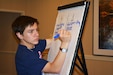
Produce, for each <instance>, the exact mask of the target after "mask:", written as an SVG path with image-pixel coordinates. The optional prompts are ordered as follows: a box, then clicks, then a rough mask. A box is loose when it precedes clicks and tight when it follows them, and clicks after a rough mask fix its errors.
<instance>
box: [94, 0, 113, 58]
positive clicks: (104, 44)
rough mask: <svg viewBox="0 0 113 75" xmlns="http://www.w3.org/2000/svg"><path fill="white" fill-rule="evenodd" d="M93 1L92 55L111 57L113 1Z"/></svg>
mask: <svg viewBox="0 0 113 75" xmlns="http://www.w3.org/2000/svg"><path fill="white" fill-rule="evenodd" d="M93 1H94V22H93V25H94V31H93V33H94V35H93V54H94V55H104V56H113V0H93Z"/></svg>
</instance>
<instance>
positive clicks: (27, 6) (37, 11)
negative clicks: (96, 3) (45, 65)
mask: <svg viewBox="0 0 113 75" xmlns="http://www.w3.org/2000/svg"><path fill="white" fill-rule="evenodd" d="M77 1H80V0H32V1H31V0H0V10H10V11H24V12H25V15H30V16H33V17H35V18H38V20H39V22H40V26H39V27H40V38H50V37H51V36H52V32H53V30H54V25H55V19H56V16H57V7H58V6H60V5H64V4H69V3H73V2H77ZM90 2H91V4H90V8H89V12H88V16H87V20H86V25H85V28H84V32H83V37H82V43H83V48H84V53H85V58H86V65H87V69H88V73H89V75H113V57H103V56H94V55H93V54H92V53H93V52H92V51H93V45H92V43H93V1H92V0H90ZM0 37H1V36H0ZM12 41H13V40H12ZM4 46H5V45H4ZM6 47H7V46H6ZM0 51H1V50H0ZM14 55H15V52H14V51H10V52H9V51H8V50H7V51H5V52H4V51H1V52H0V75H16V70H15V64H14ZM75 74H76V75H83V74H82V73H80V72H79V71H78V70H77V69H75V71H74V74H73V75H75Z"/></svg>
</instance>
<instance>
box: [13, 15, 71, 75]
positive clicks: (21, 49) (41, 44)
mask: <svg viewBox="0 0 113 75" xmlns="http://www.w3.org/2000/svg"><path fill="white" fill-rule="evenodd" d="M38 25H39V22H38V21H37V19H35V18H33V17H30V16H19V17H18V18H17V19H16V20H15V21H14V22H13V24H12V30H13V32H14V34H15V35H16V36H17V38H18V39H19V42H20V43H19V45H18V49H17V52H16V56H15V63H16V70H17V74H18V75H42V73H43V72H49V73H59V72H60V70H61V68H62V65H63V63H64V60H65V57H66V52H67V48H68V45H69V42H70V38H71V35H70V33H69V32H68V31H66V30H59V32H58V33H59V34H60V37H59V39H60V40H61V46H60V48H59V53H58V54H57V56H56V58H55V59H54V61H53V62H49V61H47V60H44V59H42V57H41V53H42V52H43V51H44V50H45V49H48V48H49V47H50V45H51V39H43V40H42V39H39V31H38Z"/></svg>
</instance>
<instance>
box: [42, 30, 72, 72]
mask: <svg viewBox="0 0 113 75" xmlns="http://www.w3.org/2000/svg"><path fill="white" fill-rule="evenodd" d="M59 34H60V37H59V39H60V40H61V46H60V48H64V49H67V48H68V45H69V42H70V38H71V37H70V33H69V32H68V31H65V30H61V31H59ZM65 57H66V52H62V51H61V50H60V49H59V52H58V54H57V56H56V57H55V59H54V60H53V62H48V63H47V64H46V65H45V67H44V68H43V70H42V71H43V72H50V73H59V72H60V70H61V68H62V66H63V64H64V61H65Z"/></svg>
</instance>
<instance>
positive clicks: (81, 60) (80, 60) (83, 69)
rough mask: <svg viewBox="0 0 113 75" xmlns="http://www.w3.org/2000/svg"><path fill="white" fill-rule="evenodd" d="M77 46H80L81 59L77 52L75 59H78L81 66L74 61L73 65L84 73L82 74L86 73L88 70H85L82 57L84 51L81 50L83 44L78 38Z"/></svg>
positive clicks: (85, 74) (86, 74)
mask: <svg viewBox="0 0 113 75" xmlns="http://www.w3.org/2000/svg"><path fill="white" fill-rule="evenodd" d="M79 47H80V49H79V50H80V52H81V59H80V57H79V55H78V53H77V57H76V59H75V61H76V60H77V59H78V61H79V63H80V65H81V67H82V68H81V67H80V66H79V65H77V64H76V63H75V66H76V67H77V68H78V69H79V70H80V71H81V72H83V73H84V75H88V72H87V68H86V62H85V57H84V51H83V46H82V41H81V40H80V42H79ZM77 52H78V51H77Z"/></svg>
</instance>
